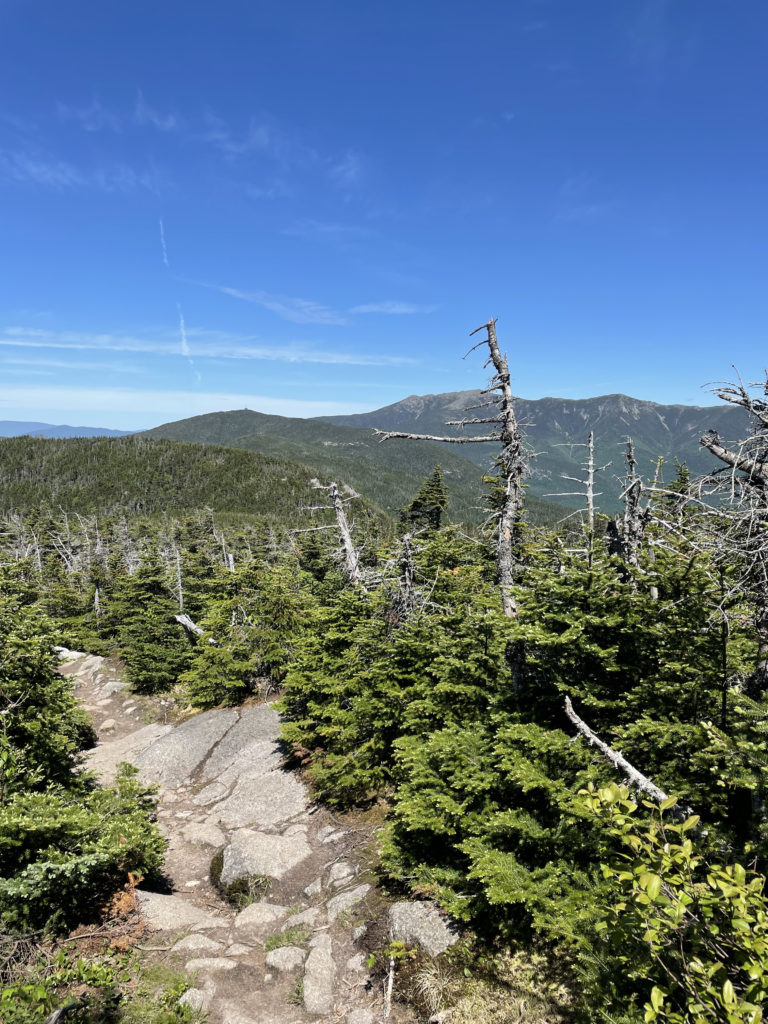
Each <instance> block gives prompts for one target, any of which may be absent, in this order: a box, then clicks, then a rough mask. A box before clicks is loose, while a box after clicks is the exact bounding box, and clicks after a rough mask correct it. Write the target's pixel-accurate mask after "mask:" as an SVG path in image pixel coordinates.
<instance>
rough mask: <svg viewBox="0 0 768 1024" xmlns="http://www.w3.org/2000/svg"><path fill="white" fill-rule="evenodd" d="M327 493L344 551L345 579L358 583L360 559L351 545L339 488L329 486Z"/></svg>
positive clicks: (350, 536) (334, 485)
mask: <svg viewBox="0 0 768 1024" xmlns="http://www.w3.org/2000/svg"><path fill="white" fill-rule="evenodd" d="M329 492H330V495H331V502H332V503H333V511H334V512H335V513H336V525H337V527H338V530H339V537H340V538H341V544H342V549H343V551H344V571H345V572H346V575H347V578H348V579H349V580H351V582H352V583H359V582H360V579H361V574H360V558H359V556H358V553H357V549H356V548H355V545H354V544H353V543H352V533H351V531H350V529H349V521H348V520H347V512H346V509H345V508H344V502H343V501H342V500H341V495H340V494H339V488H338V487H337V486H336V484H335V483H332V484H331V486H330V487H329Z"/></svg>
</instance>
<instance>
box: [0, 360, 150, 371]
mask: <svg viewBox="0 0 768 1024" xmlns="http://www.w3.org/2000/svg"><path fill="white" fill-rule="evenodd" d="M8 367H26V368H27V369H26V370H22V369H18V370H16V369H14V370H13V372H14V373H25V372H28V373H32V372H35V370H34V368H35V367H39V368H42V367H45V368H50V370H51V372H52V371H53V370H71V371H72V372H74V373H79V372H82V371H83V370H91V371H94V372H98V373H120V374H123V373H146V370H145V369H144V367H142V366H136V365H135V364H133V363H124V362H119V363H108V362H94V361H88V360H82V359H78V360H77V361H75V360H70V361H69V362H67V361H65V360H63V359H49V358H47V357H46V358H42V359H19V358H16V357H10V358H4V359H3V360H2V362H0V369H2V370H4V371H5V372H10V371H9V370H8Z"/></svg>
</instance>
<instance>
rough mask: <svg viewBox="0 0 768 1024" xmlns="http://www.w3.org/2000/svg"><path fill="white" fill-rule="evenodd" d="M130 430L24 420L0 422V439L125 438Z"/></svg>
mask: <svg viewBox="0 0 768 1024" xmlns="http://www.w3.org/2000/svg"><path fill="white" fill-rule="evenodd" d="M131 433H133V431H131V430H110V429H109V428H108V427H70V426H67V424H66V423H61V424H59V425H58V426H57V425H55V424H53V423H27V422H25V421H24V420H0V437H23V436H25V435H29V437H125V436H126V435H127V434H131Z"/></svg>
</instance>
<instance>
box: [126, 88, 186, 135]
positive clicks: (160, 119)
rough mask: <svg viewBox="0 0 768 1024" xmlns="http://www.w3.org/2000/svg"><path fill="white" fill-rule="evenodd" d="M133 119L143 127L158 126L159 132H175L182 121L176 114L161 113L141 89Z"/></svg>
mask: <svg viewBox="0 0 768 1024" xmlns="http://www.w3.org/2000/svg"><path fill="white" fill-rule="evenodd" d="M133 119H134V121H135V122H136V124H139V125H141V126H142V127H147V126H149V127H151V128H156V129H157V130H158V131H159V132H173V131H176V130H177V129H178V128H180V127H181V122H180V120H179V118H178V117H177V116H176V115H175V114H170V113H169V114H161V113H160V112H159V111H158V110H156V109H155V108H154V107H151V106H150V105H149V104H148V103H147V101H146V100H145V99H144V94H143V92H142V91H141V90H139V92H138V94H137V96H136V103H135V105H134V108H133Z"/></svg>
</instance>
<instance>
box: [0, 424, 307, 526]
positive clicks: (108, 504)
mask: <svg viewBox="0 0 768 1024" xmlns="http://www.w3.org/2000/svg"><path fill="white" fill-rule="evenodd" d="M314 475H315V474H314V473H313V471H311V470H310V469H308V468H307V467H306V466H302V465H299V464H298V463H295V462H289V461H288V460H287V459H284V458H270V457H268V456H265V455H261V454H258V453H256V452H247V451H235V450H233V449H230V448H222V447H216V446H213V445H201V444H179V443H174V442H171V441H162V440H155V439H154V438H148V437H138V436H130V437H123V438H98V437H93V438H69V439H66V440H53V439H43V438H31V437H16V438H3V439H0V510H2V511H8V510H10V509H18V510H21V511H26V510H31V509H36V508H38V507H39V506H40V505H43V504H47V505H49V506H51V507H52V508H57V507H59V506H61V507H62V508H65V509H66V510H67V511H68V512H70V513H75V512H79V513H81V514H85V513H91V512H107V511H118V510H119V511H121V512H126V513H131V512H133V513H141V514H145V515H153V514H156V513H160V512H176V513H182V512H188V511H189V510H191V509H199V508H203V507H206V506H207V507H209V508H211V509H213V511H215V512H219V513H236V514H247V515H252V516H256V517H259V518H262V519H269V520H271V521H274V522H279V523H285V524H289V525H291V526H295V525H297V524H299V525H302V520H303V519H304V518H306V517H305V516H302V513H301V511H300V509H301V506H306V505H316V504H318V495H317V491H316V490H314V489H313V488H312V484H311V481H312V478H313V476H314Z"/></svg>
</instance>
